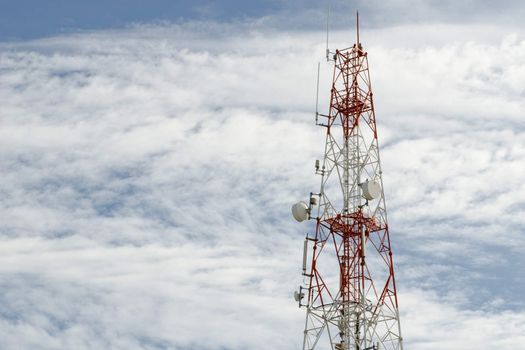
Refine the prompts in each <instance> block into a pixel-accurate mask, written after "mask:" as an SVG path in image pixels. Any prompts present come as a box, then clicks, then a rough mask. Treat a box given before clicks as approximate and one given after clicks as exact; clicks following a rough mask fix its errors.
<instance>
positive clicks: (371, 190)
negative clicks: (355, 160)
mask: <svg viewBox="0 0 525 350" xmlns="http://www.w3.org/2000/svg"><path fill="white" fill-rule="evenodd" d="M361 188H362V189H363V197H365V198H366V199H367V200H369V201H371V200H373V199H376V198H378V197H379V196H380V195H381V186H380V185H379V183H378V182H377V181H375V180H372V181H368V180H367V181H366V182H364V183H363V184H362V185H361Z"/></svg>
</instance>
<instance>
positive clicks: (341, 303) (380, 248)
mask: <svg viewBox="0 0 525 350" xmlns="http://www.w3.org/2000/svg"><path fill="white" fill-rule="evenodd" d="M327 58H328V60H329V61H330V62H331V63H333V65H334V71H333V81H332V86H331V97H330V108H329V112H328V114H321V113H318V112H317V111H316V124H317V125H320V126H322V127H323V128H325V129H326V144H325V148H324V157H323V159H322V161H319V160H317V161H316V162H315V172H316V174H318V175H320V176H321V186H320V191H319V192H318V193H310V200H309V201H308V202H307V203H305V202H299V203H296V204H295V205H294V206H293V207H292V213H293V216H294V217H295V219H296V220H297V221H303V220H307V219H310V220H314V221H315V224H316V226H315V233H312V234H307V235H306V238H305V241H304V253H303V266H302V268H303V275H304V286H300V287H299V290H298V291H296V292H295V300H296V301H297V302H298V303H299V306H300V307H305V308H306V322H305V329H304V340H303V350H313V349H331V350H383V349H385V350H402V349H403V338H402V336H401V326H400V323H399V309H398V300H397V293H396V283H395V277H394V264H393V260H392V249H391V245H390V236H389V232H388V230H389V227H388V223H387V213H386V205H385V196H384V191H383V180H382V171H381V163H380V159H379V146H378V133H377V127H376V118H375V113H374V103H373V99H372V88H371V84H370V73H369V67H368V56H367V52H366V51H365V50H364V49H363V46H362V45H361V43H360V41H359V15H357V41H356V43H355V44H354V45H353V46H351V47H348V48H345V49H342V50H336V51H335V52H331V51H329V50H327ZM318 86H319V78H318Z"/></svg>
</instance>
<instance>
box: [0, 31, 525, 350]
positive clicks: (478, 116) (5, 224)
mask: <svg viewBox="0 0 525 350" xmlns="http://www.w3.org/2000/svg"><path fill="white" fill-rule="evenodd" d="M200 25H202V27H201V28H199V27H198V24H195V23H190V24H186V25H183V26H161V27H152V26H147V27H137V28H135V29H130V30H125V31H107V32H98V33H86V34H82V35H74V36H66V37H57V38H50V39H46V40H41V41H34V42H26V43H12V44H3V45H2V46H1V47H0V49H1V52H0V82H1V84H0V100H1V101H2V110H1V112H0V117H1V119H2V127H1V128H0V142H1V148H0V149H1V150H0V163H1V164H0V168H1V169H2V171H1V172H0V194H1V199H0V210H1V212H2V220H1V221H0V232H1V235H2V240H1V244H0V251H1V253H0V256H1V262H2V264H0V266H1V267H0V271H1V274H2V277H3V278H2V282H1V284H2V290H3V291H4V292H3V293H2V296H1V297H0V298H1V300H0V301H1V302H0V305H2V306H1V309H0V316H1V327H0V332H2V334H1V336H0V339H2V340H0V342H2V343H3V344H2V345H3V346H2V347H5V348H23V349H33V348H42V349H58V348H75V349H95V348H98V349H100V348H116V349H172V348H174V349H219V348H227V349H241V348H247V347H249V348H253V349H262V348H265V349H268V348H272V349H290V348H297V347H298V345H299V344H300V338H301V332H302V325H303V316H304V315H303V312H302V311H299V310H297V308H296V305H295V304H294V303H293V300H292V298H291V292H292V291H293V290H294V288H295V287H296V285H297V284H299V283H300V276H299V269H300V259H301V253H302V252H301V251H300V249H301V239H302V234H303V233H304V231H305V230H308V229H311V227H310V228H309V227H307V225H305V226H297V225H296V224H295V223H294V222H292V220H291V219H290V217H289V207H290V204H291V203H293V202H294V201H295V200H297V199H301V198H303V197H304V196H306V195H307V193H308V192H309V191H315V190H316V189H317V186H318V179H317V178H315V176H314V174H313V171H312V170H313V164H314V163H313V162H314V160H315V159H316V158H318V157H320V155H321V153H322V143H323V136H322V132H323V130H321V129H319V128H316V127H315V126H314V125H313V123H312V122H313V113H312V112H313V110H314V107H315V106H314V101H315V96H314V94H315V73H316V63H317V60H319V59H320V58H322V55H323V50H324V48H323V47H324V43H323V42H322V38H323V33H317V32H312V33H299V32H287V31H265V30H261V29H260V28H259V29H257V28H255V29H254V28H253V27H250V25H247V26H245V27H243V28H242V29H243V31H241V32H239V28H235V27H232V26H229V25H224V26H221V25H218V24H203V23H201V24H200ZM414 28H417V27H399V28H397V29H396V30H397V31H401V32H403V31H404V32H406V33H411V32H413V30H414ZM457 28H459V27H451V26H445V25H444V26H443V27H442V30H445V31H454V30H455V29H457ZM244 29H245V30H244ZM421 30H428V28H427V29H425V28H423V27H422V29H421ZM461 30H465V31H464V32H463V33H468V32H469V31H468V28H467V27H465V28H462V29H461ZM333 34H334V35H333V41H332V45H333V46H334V47H335V46H337V45H338V44H339V43H346V44H347V43H348V33H346V32H334V33H333ZM463 35H464V36H465V37H467V38H468V35H466V34H463ZM367 36H368V37H370V44H369V45H366V41H365V47H366V48H367V49H368V51H369V54H370V62H371V69H372V72H371V73H372V82H373V88H374V96H375V98H376V101H375V102H376V105H377V115H378V123H379V129H380V140H381V145H382V146H383V147H382V160H383V162H384V164H383V166H384V174H385V180H386V183H385V187H386V188H385V189H386V193H387V200H388V207H389V218H390V225H391V227H392V228H393V232H392V234H393V238H392V239H393V242H394V245H395V253H396V263H397V274H398V280H399V282H398V283H399V286H400V291H401V292H400V303H401V309H402V312H403V314H402V325H403V326H404V333H405V334H404V336H405V339H406V342H407V346H408V347H412V348H418V349H442V348H447V349H462V350H465V349H467V350H468V349H480V348H485V347H497V348H499V349H513V348H516V346H518V345H517V344H518V343H519V344H521V343H522V342H523V339H522V338H520V337H523V336H522V335H523V334H525V329H524V327H525V326H524V321H525V312H524V311H523V299H522V298H523V297H522V295H521V290H522V289H523V287H524V286H525V281H524V280H523V278H522V277H520V269H523V265H524V263H525V259H524V258H523V257H522V256H520V254H519V251H518V247H519V246H521V245H522V244H523V243H524V238H523V231H524V226H525V222H524V219H523V218H524V217H525V216H524V208H525V204H524V201H523V198H524V197H525V186H524V185H523V182H522V176H523V173H524V170H525V169H524V164H525V163H524V161H525V152H524V149H525V148H524V147H525V133H524V132H525V131H524V128H523V125H522V118H523V111H524V110H525V109H524V107H525V106H524V102H523V94H524V90H523V87H522V86H521V84H520V81H523V78H525V66H524V65H523V62H525V41H523V39H522V38H521V37H520V36H519V35H512V33H508V35H502V36H500V37H499V38H498V39H497V40H495V39H494V38H493V37H491V38H490V40H486V41H484V40H481V39H479V38H476V39H475V40H468V39H464V38H462V37H461V36H460V35H458V39H457V40H455V41H454V42H450V43H442V42H441V39H440V38H438V37H437V36H436V39H435V40H434V39H432V38H431V39H429V42H427V43H425V42H414V43H413V44H411V43H409V42H405V43H403V45H401V46H392V44H391V41H390V40H389V37H388V33H387V32H385V31H382V30H372V31H370V33H368V34H367ZM329 71H330V67H328V66H325V67H324V68H323V70H322V72H323V73H324V74H323V76H324V77H323V79H322V81H321V87H322V93H321V100H322V101H326V97H327V93H328V84H329V81H328V79H329V75H330V74H329ZM321 108H326V104H325V103H324V102H322V103H321ZM502 285H505V286H506V287H505V288H503V289H502V288H501V286H502ZM502 323H505V324H507V325H508V326H507V327H499V326H497V325H499V324H502ZM488 329H491V330H497V331H498V332H500V333H498V336H493V335H492V334H493V333H490V332H488V331H487V330H488ZM451 334H452V335H454V336H451ZM451 339H456V341H451ZM458 339H460V340H458Z"/></svg>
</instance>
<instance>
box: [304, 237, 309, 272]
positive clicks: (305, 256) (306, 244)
mask: <svg viewBox="0 0 525 350" xmlns="http://www.w3.org/2000/svg"><path fill="white" fill-rule="evenodd" d="M307 256H308V239H305V240H304V246H303V274H305V273H306V258H307Z"/></svg>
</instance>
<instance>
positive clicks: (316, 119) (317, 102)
mask: <svg viewBox="0 0 525 350" xmlns="http://www.w3.org/2000/svg"><path fill="white" fill-rule="evenodd" d="M320 70H321V62H317V92H316V94H315V125H317V122H318V120H319V71H320Z"/></svg>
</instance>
